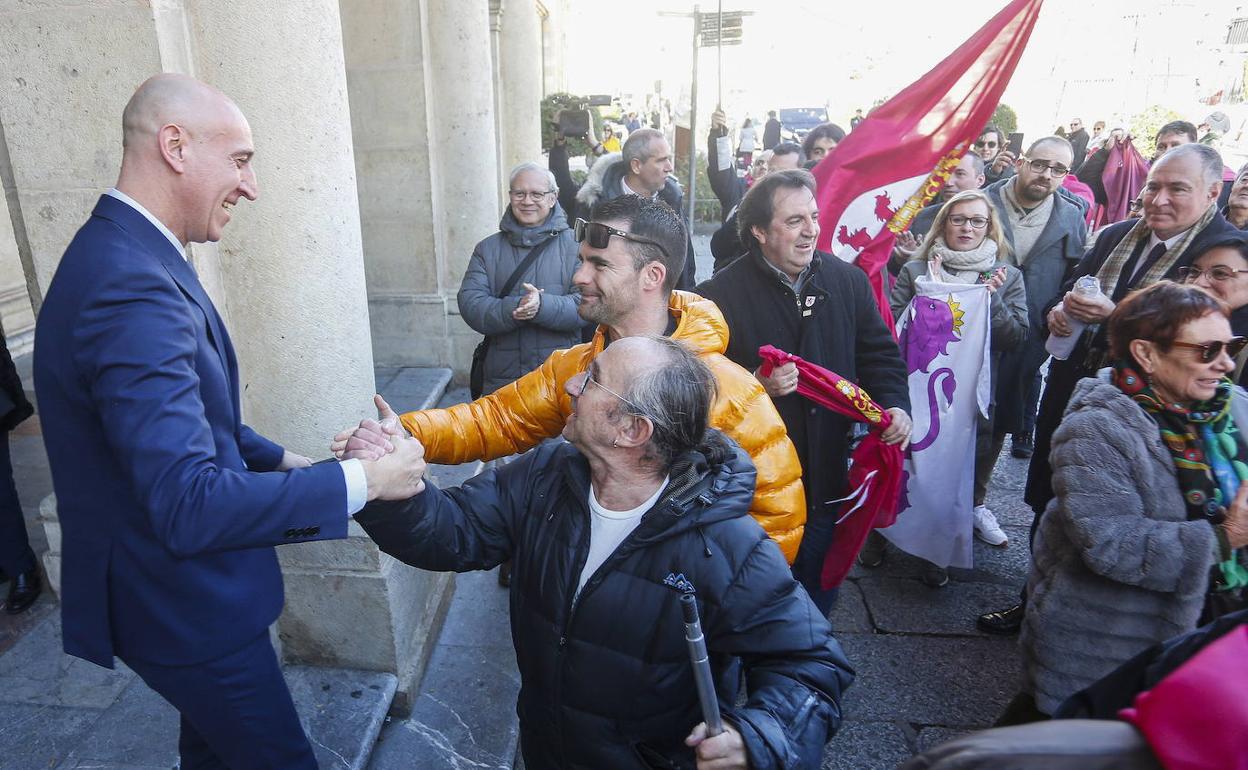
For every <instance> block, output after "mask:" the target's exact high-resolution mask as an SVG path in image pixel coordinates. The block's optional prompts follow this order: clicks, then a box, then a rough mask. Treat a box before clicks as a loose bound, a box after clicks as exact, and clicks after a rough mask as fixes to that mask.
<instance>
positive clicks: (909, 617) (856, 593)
mask: <svg viewBox="0 0 1248 770" xmlns="http://www.w3.org/2000/svg"><path fill="white" fill-rule="evenodd" d="M1026 474H1027V461H1026V460H1016V459H1014V458H1012V457H1010V454H1009V442H1008V441H1007V442H1006V450H1005V451H1004V452H1002V458H1001V460H1000V461H998V463H997V467H996V471H995V473H994V474H993V481H992V486H991V488H990V490H989V493H988V500H987V504H988V507H989V508H991V509H992V510H993V511H994V512H995V513H996V514H997V518H998V519H999V520H1000V522H1001V527H1002V529H1004V530H1005V532H1006V534H1007V535H1008V536H1009V538H1010V542H1009V545H1008V547H1007V548H1004V549H1000V548H991V547H989V546H987V545H984V544H983V543H981V542H979V541H978V540H977V541H976V542H975V568H974V569H973V570H950V575H951V579H950V581H949V583H948V585H946V586H944V587H943V588H928V587H927V586H926V585H924V584H923V583H922V582H921V581H920V580H919V575H920V574H921V565H922V562H920V561H919V560H918V559H915V558H913V557H910V556H907V555H906V554H903V553H901V552H899V551H897V550H896V549H893V548H892V547H891V546H890V549H889V551H888V557H887V558H886V560H885V562H884V564H883V565H881V566H880V567H877V568H875V569H870V570H868V569H864V568H862V567H861V566H858V567H855V568H854V571H853V572H852V573H851V574H850V577H849V580H847V581H846V583H845V585H844V587H843V588H842V589H841V594H840V598H839V600H838V602H837V606H836V608H835V609H834V610H833V614H832V625H833V630H834V631H835V633H836V637H837V639H839V640H840V642H841V644H842V645H843V646H844V648H845V652H846V654H847V655H848V656H849V660H850V663H851V664H853V666H854V668H855V670H856V671H857V674H858V678H857V681H856V682H855V683H854V685H853V686H852V687H850V689H849V692H848V693H847V695H846V698H845V701H844V704H843V706H844V709H845V722H844V724H843V725H842V727H841V730H840V732H839V733H838V734H837V735H836V737H835V738H833V739H832V741H831V742H830V743H829V744H828V748H827V750H826V752H825V753H824V761H823V767H824V768H825V769H828V770H830V769H831V768H836V769H837V770H867V769H874V768H892V767H895V766H896V765H897V764H898V763H899V762H901V761H903V760H904V759H906V758H907V757H909V756H910V755H911V754H913V753H915V752H918V751H922V750H924V749H927V748H929V747H930V746H933V745H935V744H937V743H941V742H942V741H945V740H948V739H949V738H953V737H955V736H958V735H961V734H963V733H967V732H971V731H974V730H978V729H982V728H985V727H990V726H991V725H992V723H993V722H994V721H995V720H996V718H997V717H998V716H999V715H1000V713H1001V711H1002V710H1003V709H1004V708H1005V704H1006V703H1007V702H1008V701H1009V699H1010V698H1011V697H1013V695H1014V693H1015V692H1016V690H1017V688H1018V685H1019V672H1020V668H1019V666H1020V663H1019V655H1018V647H1017V637H1005V638H1001V637H994V636H989V635H988V634H984V633H982V632H981V631H979V629H977V628H976V627H975V616H976V615H978V614H979V613H981V612H987V611H989V610H995V609H1004V608H1005V607H1008V606H1010V605H1011V604H1013V603H1015V602H1017V601H1018V592H1019V589H1020V588H1021V587H1022V584H1023V581H1024V580H1025V579H1026V572H1027V567H1028V556H1027V535H1028V529H1029V527H1030V525H1031V509H1030V508H1028V507H1027V506H1026V505H1024V504H1023V502H1022V494H1023V484H1024V482H1025V480H1026Z"/></svg>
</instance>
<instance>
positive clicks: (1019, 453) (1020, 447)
mask: <svg viewBox="0 0 1248 770" xmlns="http://www.w3.org/2000/svg"><path fill="white" fill-rule="evenodd" d="M1034 449H1035V445H1034V444H1033V442H1032V438H1031V434H1030V433H1022V434H1016V435H1015V436H1014V440H1013V441H1012V442H1010V454H1012V455H1014V456H1015V457H1017V458H1018V459H1020V460H1026V459H1027V458H1028V457H1031V453H1032V451H1033V450H1034Z"/></svg>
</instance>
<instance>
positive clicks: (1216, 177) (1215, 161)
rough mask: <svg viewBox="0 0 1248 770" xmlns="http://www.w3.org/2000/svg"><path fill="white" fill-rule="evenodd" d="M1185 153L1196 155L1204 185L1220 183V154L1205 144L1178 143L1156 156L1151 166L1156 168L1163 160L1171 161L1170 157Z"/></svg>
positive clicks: (1182, 155) (1185, 154)
mask: <svg viewBox="0 0 1248 770" xmlns="http://www.w3.org/2000/svg"><path fill="white" fill-rule="evenodd" d="M1187 155H1195V156H1196V160H1197V162H1198V163H1200V175H1201V177H1202V179H1203V181H1204V183H1205V184H1206V185H1209V186H1210V187H1212V186H1213V185H1214V184H1215V183H1216V184H1221V183H1222V156H1221V155H1219V154H1218V151H1217V150H1215V149H1213V148H1212V147H1210V146H1209V145H1207V144H1196V143H1189V144H1180V145H1179V146H1178V147H1175V148H1174V149H1173V150H1170V151H1169V152H1167V153H1166V154H1165V155H1162V156H1161V157H1160V158H1158V159H1157V161H1156V163H1154V164H1153V168H1157V164H1159V163H1161V162H1163V161H1164V162H1167V163H1170V162H1173V160H1172V158H1182V157H1185V156H1187Z"/></svg>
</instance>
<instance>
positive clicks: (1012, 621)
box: [975, 604, 1027, 636]
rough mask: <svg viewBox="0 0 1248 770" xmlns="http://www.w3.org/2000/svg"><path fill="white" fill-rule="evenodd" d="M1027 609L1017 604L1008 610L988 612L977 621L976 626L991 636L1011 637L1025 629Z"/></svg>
mask: <svg viewBox="0 0 1248 770" xmlns="http://www.w3.org/2000/svg"><path fill="white" fill-rule="evenodd" d="M1026 609H1027V608H1026V607H1025V606H1024V605H1022V604H1015V605H1014V606H1013V607H1011V608H1009V609H1008V610H999V611H998V612H987V613H984V614H983V615H980V616H979V617H978V618H976V619H975V625H977V626H979V630H980V631H984V632H986V633H989V634H997V635H998V636H1011V635H1013V634H1017V633H1018V631H1019V629H1020V628H1022V627H1023V614H1024V612H1026Z"/></svg>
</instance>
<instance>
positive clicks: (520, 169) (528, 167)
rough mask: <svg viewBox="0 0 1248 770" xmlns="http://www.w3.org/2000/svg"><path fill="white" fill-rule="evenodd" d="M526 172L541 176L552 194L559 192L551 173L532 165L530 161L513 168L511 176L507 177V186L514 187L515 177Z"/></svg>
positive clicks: (540, 166)
mask: <svg viewBox="0 0 1248 770" xmlns="http://www.w3.org/2000/svg"><path fill="white" fill-rule="evenodd" d="M526 171H532V172H533V173H535V174H541V175H542V176H543V177H545V178H546V184H547V185H548V186H549V189H550V190H552V191H553V192H559V185H558V183H557V182H555V175H554V174H553V173H551V170H550V169H548V168H546V167H545V166H543V165H541V164H540V163H534V162H533V161H531V160H530V161H525V162H524V163H521V164H520V165H518V166H516V167H515V168H513V169H512V170H511V175H510V176H508V177H507V186H508V187H515V186H516V177H518V176H520V175H521V174H523V173H525V172H526Z"/></svg>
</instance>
